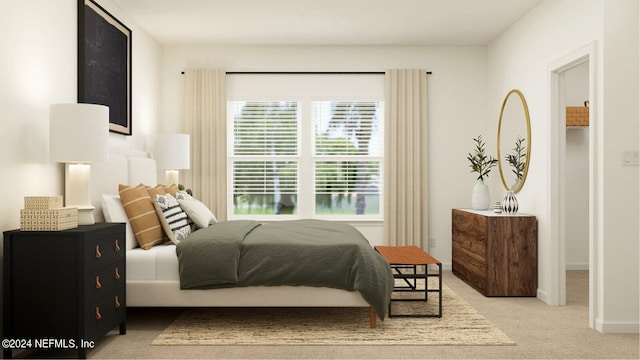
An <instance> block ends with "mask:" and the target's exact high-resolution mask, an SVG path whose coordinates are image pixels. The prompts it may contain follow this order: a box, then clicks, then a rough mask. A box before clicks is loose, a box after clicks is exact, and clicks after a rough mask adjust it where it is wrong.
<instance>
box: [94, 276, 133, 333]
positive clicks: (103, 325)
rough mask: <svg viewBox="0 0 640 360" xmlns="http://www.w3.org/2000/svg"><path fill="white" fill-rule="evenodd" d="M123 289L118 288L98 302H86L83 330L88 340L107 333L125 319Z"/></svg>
mask: <svg viewBox="0 0 640 360" xmlns="http://www.w3.org/2000/svg"><path fill="white" fill-rule="evenodd" d="M126 309H127V307H126V302H125V289H124V288H120V289H118V290H116V291H115V292H113V293H110V294H108V295H107V296H105V297H104V298H102V299H100V300H98V301H92V302H87V305H86V307H85V328H86V329H89V330H88V334H87V335H88V337H89V340H96V338H97V337H99V336H101V335H102V334H105V333H107V332H109V330H111V329H113V328H114V327H115V326H117V325H118V324H120V323H123V322H124V321H125V319H126V311H127V310H126Z"/></svg>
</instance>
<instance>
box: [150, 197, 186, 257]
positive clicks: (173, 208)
mask: <svg viewBox="0 0 640 360" xmlns="http://www.w3.org/2000/svg"><path fill="white" fill-rule="evenodd" d="M153 205H154V206H155V208H156V212H157V213H158V217H159V218H160V223H161V224H162V227H163V228H164V232H165V233H166V234H167V236H169V239H170V240H171V242H173V243H174V244H176V245H178V243H179V242H180V241H182V240H184V239H186V238H187V236H189V235H191V226H190V225H189V223H188V222H187V220H188V218H187V214H185V213H184V211H182V209H181V208H180V204H178V200H176V199H175V198H174V197H173V196H171V195H169V194H166V195H160V194H156V196H155V201H154V202H153Z"/></svg>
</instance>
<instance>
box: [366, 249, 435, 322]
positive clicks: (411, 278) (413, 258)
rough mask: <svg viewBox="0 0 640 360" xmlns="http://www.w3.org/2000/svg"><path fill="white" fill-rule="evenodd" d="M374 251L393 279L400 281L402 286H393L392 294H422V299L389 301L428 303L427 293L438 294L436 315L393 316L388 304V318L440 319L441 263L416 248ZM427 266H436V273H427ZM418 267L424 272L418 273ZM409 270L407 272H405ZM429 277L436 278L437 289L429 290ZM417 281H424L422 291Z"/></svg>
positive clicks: (392, 299)
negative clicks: (387, 266)
mask: <svg viewBox="0 0 640 360" xmlns="http://www.w3.org/2000/svg"><path fill="white" fill-rule="evenodd" d="M374 248H375V250H376V251H377V252H378V253H380V255H382V257H383V258H385V260H387V262H388V263H389V265H391V269H392V270H393V271H394V272H395V273H394V274H393V277H394V279H401V280H402V283H403V284H402V285H395V286H394V288H393V291H394V292H407V291H408V292H424V299H415V298H411V299H394V298H393V297H392V298H391V301H428V300H429V296H428V295H429V293H430V292H435V293H438V313H437V314H407V315H393V314H392V313H391V303H389V317H390V318H391V317H394V316H395V317H401V316H402V317H439V318H440V317H442V263H441V262H440V261H439V260H438V259H436V258H434V257H433V256H431V255H429V254H428V253H427V252H425V251H424V250H422V249H420V248H419V247H417V246H375V247H374ZM429 265H437V266H438V271H437V272H436V273H430V272H429ZM418 266H424V272H420V273H419V272H418ZM406 270H409V271H406ZM430 277H437V278H438V288H437V289H429V286H428V283H429V278H430ZM418 279H424V284H425V285H424V289H419V288H418Z"/></svg>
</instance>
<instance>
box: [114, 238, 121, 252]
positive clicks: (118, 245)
mask: <svg viewBox="0 0 640 360" xmlns="http://www.w3.org/2000/svg"><path fill="white" fill-rule="evenodd" d="M119 242H120V240H118V239H116V245H115V249H116V251H120V243H119Z"/></svg>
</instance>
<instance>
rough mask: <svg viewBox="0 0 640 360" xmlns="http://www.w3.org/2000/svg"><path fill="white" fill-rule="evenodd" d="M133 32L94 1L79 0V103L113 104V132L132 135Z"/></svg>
mask: <svg viewBox="0 0 640 360" xmlns="http://www.w3.org/2000/svg"><path fill="white" fill-rule="evenodd" d="M131 36H132V32H131V29H129V28H128V27H127V26H126V25H124V24H123V23H122V22H120V21H119V20H118V19H116V18H115V17H114V16H113V15H111V14H110V13H109V12H108V11H107V10H105V9H104V8H103V7H101V6H100V5H98V4H97V3H96V2H95V1H93V0H78V102H79V103H88V104H100V105H106V106H108V107H109V131H111V132H115V133H119V134H123V135H132V129H133V127H132V125H133V121H132V117H131V114H132V112H131V43H132V38H131Z"/></svg>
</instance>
